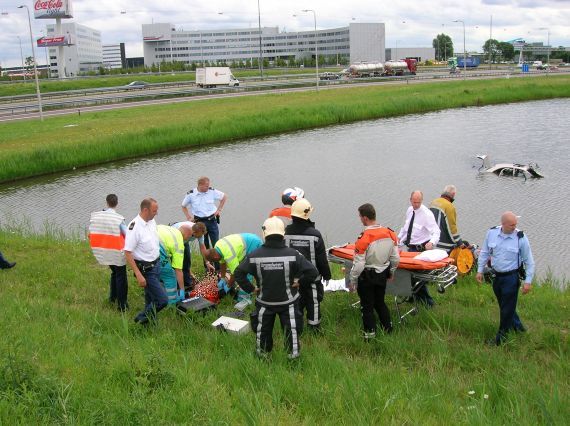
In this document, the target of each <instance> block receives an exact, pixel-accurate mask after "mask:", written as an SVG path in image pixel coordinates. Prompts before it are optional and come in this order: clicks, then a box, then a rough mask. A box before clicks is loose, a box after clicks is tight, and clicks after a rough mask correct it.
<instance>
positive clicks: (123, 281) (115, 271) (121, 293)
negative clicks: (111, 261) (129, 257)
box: [109, 265, 129, 311]
mask: <svg viewBox="0 0 570 426" xmlns="http://www.w3.org/2000/svg"><path fill="white" fill-rule="evenodd" d="M109 268H110V269H111V282H110V284H109V301H110V302H111V303H115V302H117V306H118V307H119V310H121V311H124V310H126V309H127V308H128V307H129V304H128V302H127V295H128V291H129V285H128V282H127V266H126V265H123V266H116V265H110V266H109Z"/></svg>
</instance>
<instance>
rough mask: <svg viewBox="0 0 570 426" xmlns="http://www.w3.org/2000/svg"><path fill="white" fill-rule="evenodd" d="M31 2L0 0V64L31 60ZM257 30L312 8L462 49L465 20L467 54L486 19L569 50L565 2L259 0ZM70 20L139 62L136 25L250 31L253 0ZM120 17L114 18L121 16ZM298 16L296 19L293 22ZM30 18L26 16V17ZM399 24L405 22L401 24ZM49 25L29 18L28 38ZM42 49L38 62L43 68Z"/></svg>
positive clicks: (569, 5) (513, 34)
mask: <svg viewBox="0 0 570 426" xmlns="http://www.w3.org/2000/svg"><path fill="white" fill-rule="evenodd" d="M33 3H34V0H2V2H1V3H0V12H2V13H7V14H6V15H5V14H3V15H1V16H0V29H1V31H0V64H1V65H2V66H17V65H18V64H19V63H20V49H19V43H18V38H17V37H18V36H19V37H21V39H22V47H23V50H24V56H29V55H31V48H30V42H29V33H28V22H27V17H26V15H25V11H23V10H20V9H17V6H18V5H20V4H27V5H28V7H30V11H33ZM260 7H261V25H262V26H278V27H279V28H280V29H281V30H287V31H298V30H310V29H312V28H313V25H314V23H313V16H312V14H310V13H302V12H301V10H302V9H307V8H309V9H314V10H316V14H317V26H318V28H334V27H341V26H345V25H347V24H348V23H350V22H384V23H385V24H386V46H387V47H391V46H394V45H395V43H396V41H398V46H402V47H411V46H431V42H432V40H433V38H434V37H435V35H436V34H438V33H441V32H444V33H446V34H448V35H449V36H451V38H452V39H453V40H454V44H455V45H456V47H459V46H462V45H463V26H462V24H461V23H454V22H453V21H454V20H457V19H461V20H464V21H465V35H466V45H467V49H468V50H481V46H482V45H483V43H484V42H485V40H486V39H487V38H488V37H489V29H490V28H489V23H490V16H491V15H493V38H497V39H500V40H510V39H513V38H517V37H523V38H526V39H528V40H530V41H542V42H546V39H547V32H546V31H545V30H538V28H545V27H547V28H549V30H550V41H551V44H552V45H556V46H558V45H565V46H570V27H569V26H568V22H570V0H464V1H463V2H459V1H457V0H432V1H431V2H429V3H426V2H425V1H423V0H401V1H399V2H395V1H392V2H387V1H384V2H379V1H378V0H351V1H349V2H331V1H330V0H326V1H325V0H289V1H286V2H283V1H280V0H260ZM74 10H75V17H74V20H75V21H76V22H79V23H81V24H84V25H87V26H90V27H93V28H96V29H98V30H100V31H101V32H102V38H103V42H104V43H119V42H124V43H126V53H127V56H142V41H141V38H142V35H141V24H143V23H151V22H170V23H172V24H173V25H175V26H176V27H177V28H183V29H186V30H188V29H208V28H212V29H214V28H242V27H257V19H258V14H257V1H256V0H245V1H242V2H237V1H236V0H212V1H209V2H204V1H203V0H202V1H198V0H162V1H160V2H157V1H156V0H152V1H150V0H136V1H135V0H75V1H74ZM122 11H123V12H126V13H121V12H122ZM293 14H297V17H293V16H292V15H293ZM32 19H33V17H32ZM404 21H405V23H404ZM52 22H53V21H51V20H46V21H42V20H33V22H32V25H33V31H34V35H35V36H37V37H39V36H41V34H40V29H42V28H45V24H46V23H52ZM43 57H44V56H43V51H40V52H38V61H39V62H40V63H43V60H42V59H41V58H43Z"/></svg>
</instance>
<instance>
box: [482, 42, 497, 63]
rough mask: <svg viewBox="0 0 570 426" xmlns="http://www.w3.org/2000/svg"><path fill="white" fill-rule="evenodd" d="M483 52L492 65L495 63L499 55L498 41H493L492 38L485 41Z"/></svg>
mask: <svg viewBox="0 0 570 426" xmlns="http://www.w3.org/2000/svg"><path fill="white" fill-rule="evenodd" d="M483 52H484V53H485V57H486V58H489V55H490V60H491V62H492V63H494V62H497V58H498V57H499V55H500V53H501V52H500V49H499V41H498V40H495V39H494V38H490V39H489V40H487V41H486V42H485V44H484V45H483Z"/></svg>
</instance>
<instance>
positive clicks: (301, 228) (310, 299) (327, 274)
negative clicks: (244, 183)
mask: <svg viewBox="0 0 570 426" xmlns="http://www.w3.org/2000/svg"><path fill="white" fill-rule="evenodd" d="M312 211H313V208H312V207H311V203H309V201H307V200H306V199H304V198H300V199H298V200H296V201H295V202H294V203H293V205H292V206H291V218H292V219H293V223H292V224H291V225H288V226H287V227H286V228H285V244H286V245H287V246H288V247H291V248H294V249H296V250H298V251H299V252H300V253H301V254H302V255H303V256H305V259H307V260H308V261H310V262H311V263H312V264H313V266H315V267H316V268H317V270H318V271H319V274H320V275H319V276H317V278H316V280H315V281H313V282H312V283H311V284H310V285H307V286H301V287H300V288H299V293H300V295H301V300H300V302H299V308H300V309H301V314H304V311H307V324H308V326H309V329H312V330H315V331H318V330H319V329H320V326H321V302H322V301H323V295H324V289H323V283H322V280H325V281H328V280H330V279H331V269H330V267H329V262H328V259H327V252H326V248H325V242H324V240H323V236H322V235H321V233H320V232H319V231H318V230H317V229H315V223H314V222H311V221H310V220H309V216H310V215H311V213H312ZM321 278H322V280H321Z"/></svg>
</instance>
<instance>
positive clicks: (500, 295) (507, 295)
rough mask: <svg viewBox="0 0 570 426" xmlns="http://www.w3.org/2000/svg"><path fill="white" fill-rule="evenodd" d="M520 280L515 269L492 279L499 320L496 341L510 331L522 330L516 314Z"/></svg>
mask: <svg viewBox="0 0 570 426" xmlns="http://www.w3.org/2000/svg"><path fill="white" fill-rule="evenodd" d="M519 287H520V281H519V276H518V273H517V271H514V272H513V273H512V274H509V275H505V276H500V277H499V276H496V277H495V280H494V281H493V292H494V293H495V296H496V298H497V302H499V309H500V322H499V331H498V332H497V337H496V341H497V343H501V341H502V340H504V339H505V337H506V334H507V333H508V332H509V331H511V330H514V331H523V330H524V326H523V324H522V322H521V320H520V318H519V316H518V314H517V301H518V297H519Z"/></svg>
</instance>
